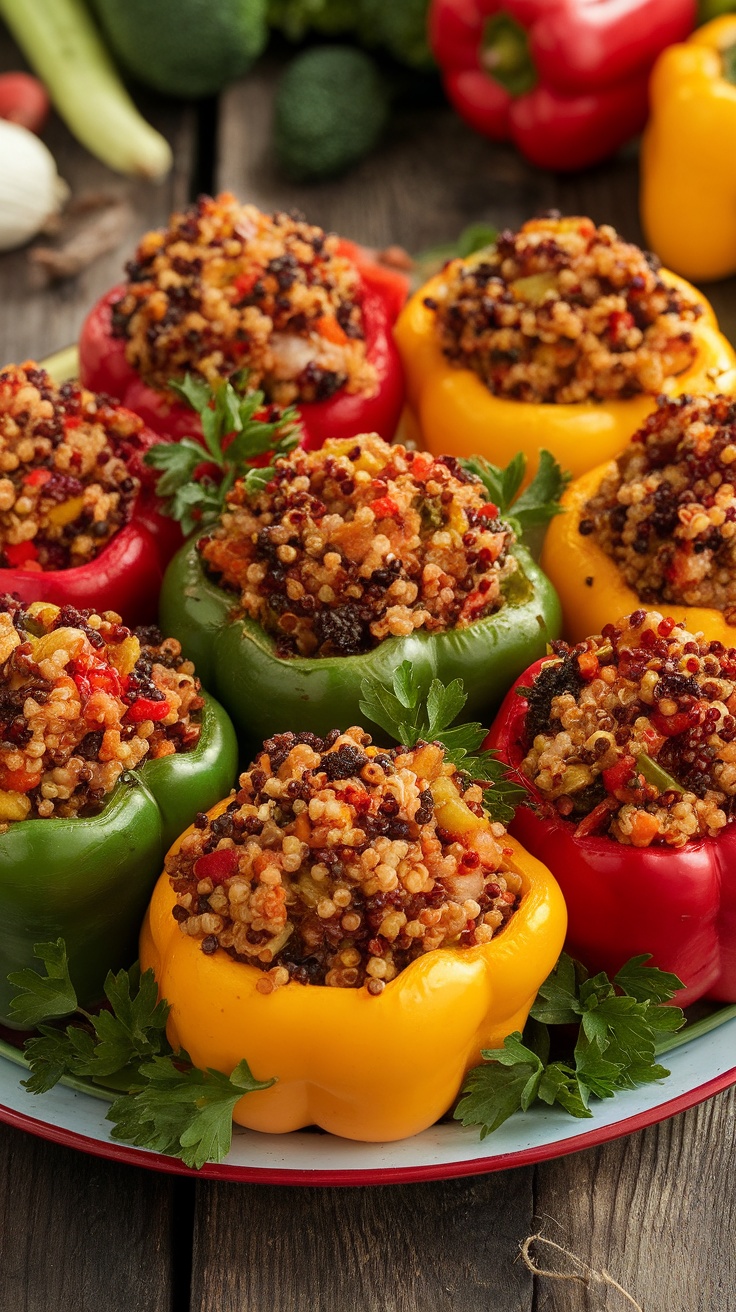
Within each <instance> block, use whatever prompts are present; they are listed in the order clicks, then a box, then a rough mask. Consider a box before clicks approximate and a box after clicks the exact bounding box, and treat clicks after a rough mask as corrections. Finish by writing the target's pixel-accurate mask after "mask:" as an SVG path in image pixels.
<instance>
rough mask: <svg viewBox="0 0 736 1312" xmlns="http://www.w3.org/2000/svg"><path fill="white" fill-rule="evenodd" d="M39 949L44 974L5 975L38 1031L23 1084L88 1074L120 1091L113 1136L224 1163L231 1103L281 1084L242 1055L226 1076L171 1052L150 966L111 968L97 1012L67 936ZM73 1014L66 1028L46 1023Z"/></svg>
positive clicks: (40, 1087) (28, 1045) (32, 1087)
mask: <svg viewBox="0 0 736 1312" xmlns="http://www.w3.org/2000/svg"><path fill="white" fill-rule="evenodd" d="M34 953H35V955H36V956H37V957H38V958H39V959H40V960H41V961H43V962H44V964H45V966H46V970H47V974H46V976H42V975H39V974H37V973H36V972H35V971H34V970H22V971H18V972H17V973H16V974H15V975H10V976H9V977H8V978H9V980H10V982H11V983H13V984H15V985H16V986H17V987H18V988H19V989H20V990H21V992H20V994H19V995H18V997H17V998H15V999H14V1000H13V1003H12V1004H11V1012H12V1014H13V1016H14V1018H15V1019H17V1020H18V1021H19V1023H20V1024H22V1025H23V1026H24V1027H29V1028H30V1027H31V1026H36V1027H37V1029H38V1032H37V1033H36V1034H35V1035H34V1036H33V1037H32V1038H30V1039H27V1040H26V1042H25V1044H24V1047H23V1053H24V1056H25V1058H26V1061H27V1062H28V1066H29V1068H30V1072H31V1073H30V1075H29V1077H28V1079H26V1080H23V1081H22V1083H23V1085H24V1087H25V1088H26V1089H28V1091H29V1093H47V1092H48V1091H49V1089H53V1087H54V1085H55V1084H57V1083H58V1082H59V1080H60V1079H62V1078H63V1077H64V1076H69V1075H75V1076H87V1077H88V1078H91V1079H93V1080H94V1081H95V1083H96V1084H98V1085H100V1087H101V1088H105V1089H110V1090H112V1091H113V1092H115V1093H120V1094H121V1095H122V1096H120V1097H118V1098H116V1099H115V1101H114V1102H113V1104H112V1106H111V1108H110V1111H109V1112H108V1120H111V1121H112V1122H113V1124H114V1127H115V1128H114V1129H113V1130H112V1131H111V1135H112V1137H113V1138H114V1139H123V1140H126V1141H127V1142H129V1143H134V1144H136V1145H138V1146H140V1147H145V1148H152V1149H154V1150H155V1151H157V1152H162V1153H169V1154H170V1155H171V1156H174V1157H180V1158H181V1159H182V1161H184V1162H186V1164H187V1166H193V1167H196V1168H199V1167H201V1166H203V1165H204V1163H205V1162H207V1161H213V1162H219V1161H222V1158H223V1157H224V1156H225V1154H226V1153H227V1151H228V1148H229V1147H230V1142H231V1138H232V1110H233V1107H234V1106H235V1103H236V1102H237V1101H238V1100H239V1099H240V1098H242V1097H243V1095H244V1094H246V1093H250V1092H252V1091H254V1090H257V1089H268V1088H270V1087H271V1085H272V1084H274V1083H275V1080H272V1079H271V1080H256V1079H255V1078H254V1077H253V1075H252V1074H251V1071H250V1069H249V1067H248V1063H247V1062H246V1061H241V1062H239V1064H238V1065H237V1066H236V1067H235V1070H234V1071H233V1072H232V1075H231V1076H230V1077H228V1076H227V1075H223V1074H222V1073H221V1072H219V1071H215V1070H208V1071H200V1070H197V1069H196V1068H195V1067H193V1066H192V1063H191V1062H190V1060H189V1058H188V1056H187V1054H186V1053H184V1052H179V1053H173V1052H172V1050H171V1047H170V1045H169V1043H168V1040H167V1038H166V1021H167V1018H168V1014H169V1004H168V1002H166V1000H165V999H163V998H162V999H159V996H158V987H157V985H156V980H155V978H154V974H153V971H152V970H147V971H146V972H145V974H143V975H141V972H140V970H139V968H138V967H137V966H134V967H133V968H132V969H131V970H129V971H126V970H121V971H119V972H118V974H113V972H112V971H110V972H109V973H108V976H107V979H106V980H105V985H104V988H105V996H106V998H107V1002H108V1004H109V1009H104V1010H101V1011H99V1012H98V1013H97V1014H96V1015H91V1014H90V1013H89V1012H87V1011H84V1010H83V1009H82V1008H81V1007H79V1006H78V1004H77V997H76V993H75V991H74V988H73V986H72V983H71V980H70V978H69V967H68V959H67V952H66V946H65V944H64V940H63V939H58V940H57V941H56V942H55V943H38V944H36V946H35V948H34ZM74 1012H76V1017H75V1019H74V1020H73V1021H72V1022H71V1023H70V1024H68V1025H67V1026H66V1027H65V1028H62V1027H61V1026H54V1025H46V1024H42V1023H41V1022H43V1021H46V1020H51V1019H53V1018H55V1017H59V1016H68V1015H69V1014H70V1013H74Z"/></svg>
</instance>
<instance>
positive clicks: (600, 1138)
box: [0, 1066, 736, 1186]
mask: <svg viewBox="0 0 736 1312" xmlns="http://www.w3.org/2000/svg"><path fill="white" fill-rule="evenodd" d="M733 1084H736V1066H734V1067H732V1068H731V1070H730V1071H724V1072H723V1074H722V1075H718V1076H716V1077H715V1078H714V1079H712V1080H708V1081H706V1083H705V1084H700V1085H698V1086H697V1087H696V1088H694V1089H688V1090H687V1091H686V1092H685V1093H681V1094H679V1095H678V1096H677V1097H676V1098H671V1099H670V1100H669V1101H668V1102H662V1103H659V1104H658V1105H657V1106H656V1107H650V1108H648V1109H647V1110H646V1111H644V1112H638V1113H637V1114H636V1115H635V1116H627V1117H626V1118H625V1119H624V1120H621V1121H615V1122H613V1123H612V1124H611V1125H603V1126H599V1127H598V1128H597V1129H595V1130H587V1131H585V1132H584V1133H583V1134H578V1135H576V1136H575V1137H574V1138H571V1139H563V1140H557V1141H555V1142H554V1143H545V1144H540V1145H538V1146H537V1147H534V1148H520V1149H519V1150H518V1151H517V1152H510V1153H499V1154H498V1155H497V1156H495V1157H475V1158H472V1159H471V1160H469V1161H463V1162H439V1163H437V1164H435V1165H431V1166H397V1167H383V1168H375V1169H366V1170H351V1169H343V1170H331V1171H319V1170H317V1171H309V1170H293V1169H287V1168H285V1169H279V1168H275V1167H273V1168H272V1167H261V1166H227V1165H226V1164H225V1163H220V1164H216V1163H207V1164H206V1165H205V1166H203V1167H202V1169H201V1170H200V1171H194V1170H192V1169H191V1168H190V1167H188V1166H185V1165H184V1163H183V1162H179V1161H177V1160H176V1158H174V1157H164V1156H163V1155H162V1154H161V1153H150V1152H144V1151H143V1150H142V1149H140V1148H133V1147H130V1146H128V1145H127V1144H119V1143H113V1142H111V1141H109V1140H105V1139H94V1138H91V1137H90V1136H89V1135H85V1134H78V1133H77V1131H76V1130H67V1129H64V1128H63V1127H60V1126H57V1125H54V1124H52V1123H51V1122H50V1121H42V1120H38V1119H37V1118H36V1117H34V1116H26V1115H25V1114H24V1113H23V1112H17V1111H15V1110H14V1109H13V1108H10V1107H4V1106H3V1105H2V1104H0V1122H4V1123H5V1124H6V1125H11V1126H13V1127H14V1128H15V1129H17V1130H26V1131H27V1132H28V1133H29V1134H35V1135H36V1136H37V1137H38V1138H40V1139H47V1140H48V1141H49V1142H50V1143H58V1144H61V1145H62V1146H63V1147H65V1148H76V1149H77V1150H78V1151H79V1152H83V1153H89V1154H90V1155H91V1156H93V1157H104V1158H107V1159H109V1160H110V1161H114V1162H123V1163H124V1164H126V1165H128V1166H143V1167H145V1168H147V1169H148V1170H150V1171H165V1172H168V1173H169V1174H171V1175H187V1176H190V1177H194V1178H195V1179H200V1180H201V1179H206V1180H227V1181H231V1182H232V1181H241V1182H242V1183H244V1184H283V1185H325V1186H327V1185H332V1186H335V1185H344V1186H348V1185H377V1184H417V1183H420V1182H421V1181H427V1180H454V1179H459V1178H460V1177H461V1176H465V1175H488V1174H490V1173H491V1172H492V1171H507V1170H511V1169H512V1168H516V1167H519V1166H531V1165H533V1164H534V1163H535V1162H546V1161H549V1160H550V1159H551V1158H555V1157H567V1156H568V1155H569V1154H571V1153H577V1152H582V1151H583V1149H585V1148H596V1147H598V1146H599V1145H600V1144H604V1143H610V1141H611V1140H613V1139H620V1138H623V1137H624V1136H625V1135H627V1134H633V1133H634V1132H635V1131H636V1130H644V1129H646V1128H647V1126H650V1125H656V1124H657V1123H658V1122H659V1121H665V1120H667V1119H668V1118H669V1117H670V1116H676V1115H677V1114H678V1112H685V1111H688V1110H689V1108H691V1107H696V1106H697V1105H698V1103H701V1102H705V1101H706V1099H708V1098H712V1097H714V1096H715V1094H717V1093H722V1092H723V1091H724V1090H725V1089H729V1088H730V1087H731V1085H733Z"/></svg>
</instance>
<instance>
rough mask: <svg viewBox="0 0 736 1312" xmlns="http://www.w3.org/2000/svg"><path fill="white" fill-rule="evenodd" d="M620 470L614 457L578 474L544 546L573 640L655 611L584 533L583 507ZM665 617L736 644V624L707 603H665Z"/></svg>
mask: <svg viewBox="0 0 736 1312" xmlns="http://www.w3.org/2000/svg"><path fill="white" fill-rule="evenodd" d="M615 469H616V464H615V461H613V460H610V461H608V462H607V463H606V464H605V465H599V466H598V468H597V469H591V470H589V471H588V473H587V474H583V475H581V477H580V478H576V479H575V481H574V482H573V483H571V484H570V485H569V487H568V488H567V489H566V491H565V493H564V495H563V497H562V504H563V506H564V508H565V510H564V513H563V514H561V515H556V516H555V518H554V519H553V520H552V522H551V524H550V526H549V529H548V530H547V536H546V538H545V541H544V546H543V548H542V556H541V565H542V569H543V570H544V571H545V573H546V574H547V575H548V577H549V578H550V579H551V580H552V582H553V583H554V585H555V588H556V589H557V593H558V595H559V598H560V602H561V604H562V624H563V633H564V635H565V637H566V638H567V639H568V641H569V642H582V641H583V639H584V638H587V637H589V636H590V635H591V634H593V633H600V632H601V630H602V629H603V626H604V624H610V623H611V622H612V621H614V620H618V619H620V618H621V616H622V615H630V614H631V612H632V611H635V610H639V609H640V607H642V606H643V607H644V608H645V609H646V610H651V609H652V603H651V602H644V601H642V599H641V598H640V597H639V596H637V594H636V592H634V589H633V588H631V587H629V585H628V583H626V582H625V580H624V578H623V575H622V574H621V571H620V570H619V568H618V565H617V564H616V562H615V560H613V559H612V558H611V556H609V555H608V554H607V553H606V552H605V551H603V549H602V548H601V547H599V545H598V543H597V542H596V540H595V538H594V537H593V536H592V535H587V536H586V535H584V534H582V533H581V532H580V521H581V520H582V519H585V507H586V505H587V503H588V501H589V500H590V498H591V497H593V496H595V494H596V492H597V491H598V488H599V487H600V485H601V483H602V482H603V480H604V478H607V477H608V476H609V475H610V474H612V473H613V472H614V471H615ZM656 609H657V610H661V611H663V613H664V614H665V615H672V616H673V618H674V619H676V620H678V621H679V622H680V623H682V624H684V626H685V628H686V629H688V630H689V632H690V633H698V632H702V633H704V634H705V636H706V638H710V639H717V640H718V641H719V642H722V643H723V644H724V645H725V646H726V647H734V646H736V627H734V626H733V625H731V624H727V623H726V621H725V619H724V617H723V612H722V611H720V610H714V609H712V608H711V607H706V606H681V605H676V604H675V603H674V602H669V601H666V602H665V601H663V602H662V603H661V605H659V604H658V605H657V606H656Z"/></svg>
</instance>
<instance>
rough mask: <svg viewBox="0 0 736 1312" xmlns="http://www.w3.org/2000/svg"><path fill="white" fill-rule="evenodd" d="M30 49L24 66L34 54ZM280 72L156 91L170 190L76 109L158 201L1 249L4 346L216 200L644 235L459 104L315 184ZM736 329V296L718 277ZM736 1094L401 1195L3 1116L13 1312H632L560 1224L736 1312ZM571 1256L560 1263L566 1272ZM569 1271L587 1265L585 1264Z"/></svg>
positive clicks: (717, 1309)
mask: <svg viewBox="0 0 736 1312" xmlns="http://www.w3.org/2000/svg"><path fill="white" fill-rule="evenodd" d="M19 63H20V61H19V59H18V57H17V54H16V53H15V52H14V51H13V50H12V49H11V47H10V44H9V42H7V41H6V42H5V44H4V45H0V66H4V67H14V66H15V67H17V66H19ZM272 84H273V69H272V68H271V67H269V66H266V67H264V69H263V70H262V71H258V72H256V73H255V74H254V75H253V76H252V77H251V78H250V79H249V80H248V81H246V82H244V83H243V84H241V85H238V86H235V87H233V88H232V89H231V90H230V91H228V92H227V93H226V94H225V95H224V96H223V97H222V98H221V100H220V102H219V104H217V105H215V104H214V103H207V104H204V105H202V106H200V107H199V108H198V109H196V108H192V107H189V106H186V105H178V106H177V105H172V104H164V103H163V102H160V101H153V100H151V101H149V100H147V99H146V98H145V97H143V96H141V97H140V103H141V105H142V106H143V108H144V110H145V111H146V113H147V114H148V115H149V117H150V118H151V119H152V120H153V121H155V122H156V123H157V125H158V126H159V127H160V128H161V129H162V130H163V131H164V132H165V133H166V134H167V135H168V137H169V138H170V140H171V141H172V143H173V145H174V149H175V155H176V168H175V172H174V174H173V176H172V177H171V178H170V179H169V180H168V181H167V182H166V183H165V184H164V185H163V186H161V187H159V188H156V187H153V186H149V185H144V184H131V183H128V182H126V181H125V180H121V179H120V178H118V177H116V176H114V175H112V174H111V173H109V172H108V171H107V170H106V169H105V168H103V167H102V166H101V165H99V164H97V163H96V161H94V160H92V159H91V158H90V157H89V156H88V155H87V154H86V153H85V152H84V151H82V149H81V148H80V147H78V146H77V145H76V143H75V142H74V141H73V140H72V139H71V138H70V136H69V134H68V133H67V132H66V130H65V129H64V127H63V126H62V125H61V124H60V123H59V122H58V121H54V122H53V123H52V124H51V126H50V128H49V130H48V132H47V135H46V139H47V141H48V143H49V145H50V147H51V149H52V150H53V151H54V153H55V155H56V158H57V161H58V164H59V168H60V171H61V173H62V174H63V176H64V177H65V178H66V179H67V180H68V182H69V183H70V185H71V186H72V188H73V191H74V192H75V193H79V192H80V191H86V190H89V189H97V188H104V189H106V190H113V191H115V192H116V193H119V194H120V195H122V196H125V197H127V198H128V199H129V200H130V202H131V204H132V206H133V208H134V212H135V218H134V221H133V222H132V224H131V227H130V231H129V233H128V235H127V238H126V240H125V241H124V243H123V244H122V245H121V247H120V248H119V249H118V250H115V251H114V252H112V253H111V254H109V255H108V256H105V257H104V258H101V259H100V260H99V261H98V262H97V263H96V264H94V265H93V266H92V267H91V268H90V269H88V270H87V271H86V272H85V273H84V274H83V275H82V276H80V277H79V278H78V279H76V280H74V281H71V282H68V283H64V284H61V285H59V286H58V287H56V288H53V289H52V290H48V291H44V292H38V291H35V292H34V291H32V290H29V284H28V272H27V265H26V260H25V255H24V254H23V253H16V254H10V255H6V256H4V257H1V258H0V306H1V307H2V310H1V312H0V357H1V358H2V360H23V359H24V358H26V357H29V356H33V357H36V358H40V357H43V356H44V355H46V354H48V353H49V352H52V351H54V350H57V349H59V348H60V347H62V346H65V345H67V344H68V343H70V342H72V341H74V340H75V338H76V336H77V333H78V330H79V327H80V324H81V322H82V318H83V315H84V313H85V310H86V309H87V307H88V306H89V305H90V304H91V303H92V301H93V300H94V299H95V298H96V297H97V296H98V295H99V294H100V293H101V292H102V291H103V290H104V289H106V288H107V287H108V286H110V285H111V284H112V283H113V282H115V281H117V279H118V277H119V274H120V270H121V266H122V263H123V260H124V259H125V258H127V254H128V252H129V251H130V249H131V248H132V244H133V241H134V240H135V239H136V238H137V237H138V235H139V234H140V233H141V232H143V231H144V230H145V229H146V228H148V227H150V226H154V225H157V224H160V223H161V222H162V221H163V220H164V219H165V218H166V216H167V214H168V212H169V211H170V210H171V209H172V208H173V207H174V206H179V205H182V204H185V203H186V202H187V200H188V199H190V198H191V197H193V196H195V195H196V194H197V193H198V192H200V191H205V190H207V191H211V190H213V189H220V188H230V189H232V190H233V191H234V192H236V193H237V194H238V195H239V196H240V197H242V198H243V199H247V200H251V201H254V202H255V203H257V204H259V205H261V206H263V207H264V208H267V209H271V208H274V207H276V206H279V207H282V208H290V207H292V206H297V207H298V208H300V209H302V210H303V211H304V212H305V213H306V214H307V215H308V217H309V218H311V219H313V220H315V221H316V222H318V223H321V224H324V225H325V226H327V227H329V228H333V229H335V230H337V231H339V232H341V233H344V234H346V235H349V236H351V237H355V238H357V239H358V240H360V241H363V242H366V243H370V244H374V245H378V246H384V245H387V244H389V243H394V242H399V243H402V244H403V245H405V246H406V247H408V248H409V249H412V250H418V249H421V248H423V247H427V246H431V245H433V244H436V243H439V242H443V241H446V240H451V239H452V238H453V237H454V236H455V235H456V234H457V233H458V232H459V231H460V229H461V228H462V227H463V226H464V225H465V224H466V223H468V222H470V221H476V220H485V221H490V222H493V223H495V224H498V225H504V224H510V225H514V224H517V223H518V222H520V221H522V220H523V219H524V218H526V217H529V216H530V215H532V214H533V213H535V212H538V211H539V210H542V209H547V208H549V207H557V208H559V209H561V210H562V211H567V212H569V213H576V212H577V213H587V214H590V215H591V216H592V217H593V218H594V219H595V220H597V221H599V222H600V221H608V222H612V223H614V224H615V225H616V226H617V227H618V228H619V229H620V231H621V232H622V233H623V234H624V235H625V236H627V237H631V238H634V239H639V238H640V233H639V227H638V220H637V214H636V161H635V159H634V158H633V156H630V157H629V158H628V159H623V160H621V161H618V162H616V163H614V164H610V165H608V166H607V167H605V168H600V169H596V170H592V171H590V172H588V173H586V174H585V175H582V176H579V177H573V178H566V179H563V178H558V177H552V176H551V175H547V174H543V173H538V172H535V171H533V170H531V169H528V168H526V167H525V166H524V165H523V164H522V163H521V161H520V160H519V159H518V158H517V157H516V156H515V155H514V154H513V152H511V151H510V150H505V149H493V148H491V147H490V146H489V145H488V144H487V143H485V142H483V141H482V140H480V139H479V138H476V137H475V136H474V135H473V134H472V133H471V132H470V131H467V130H466V129H465V128H464V127H463V126H462V125H461V124H460V123H459V121H458V120H456V119H455V118H454V116H453V115H452V114H451V113H450V112H449V110H447V109H445V108H443V107H440V106H439V105H438V106H436V107H429V108H423V109H417V110H414V111H411V112H409V111H405V112H403V113H402V114H401V116H400V117H399V119H398V121H397V122H396V123H395V126H394V129H393V133H392V135H391V137H390V138H389V139H388V140H387V141H386V142H385V143H384V145H383V147H382V148H381V150H380V151H379V152H377V153H376V154H375V156H374V157H373V158H372V159H370V160H368V161H366V162H365V163H364V164H363V165H362V166H361V167H360V168H358V169H357V170H356V171H355V172H354V173H352V174H351V175H350V177H349V178H348V179H347V180H346V181H342V182H335V183H332V184H329V185H322V186H317V187H311V188H306V187H294V186H288V185H286V184H285V183H284V182H283V181H282V180H280V179H279V178H278V177H277V176H276V174H275V172H274V170H273V167H272V165H271V162H270V155H269V150H268V129H269V116H270V99H271V88H272ZM712 292H713V299H714V301H715V303H716V307H717V309H718V311H719V313H720V315H721V319H722V322H723V324H724V327H725V329H726V331H727V332H728V331H729V330H730V332H731V335H732V336H734V334H736V292H735V291H734V287H733V286H732V285H728V284H724V285H722V286H719V287H717V288H714V289H712ZM735 1111H736V1091H734V1090H731V1091H730V1092H726V1093H723V1094H721V1095H720V1096H718V1097H717V1098H715V1099H713V1100H712V1101H711V1102H708V1103H705V1104H704V1105H702V1106H700V1107H698V1108H695V1109H694V1110H692V1111H690V1112H687V1113H685V1114H684V1115H680V1116H678V1117H676V1118H674V1119H673V1120H671V1121H668V1122H666V1123H664V1124H662V1125H659V1126H655V1127H654V1128H652V1129H649V1130H646V1131H643V1132H640V1133H638V1134H635V1135H633V1136H631V1137H630V1138H627V1139H624V1140H621V1141H619V1142H616V1143H613V1144H610V1145H609V1146H607V1147H603V1148H599V1149H592V1150H588V1151H585V1152H581V1153H579V1154H577V1155H574V1156H570V1157H567V1158H564V1159H561V1160H558V1161H553V1162H548V1163H546V1164H544V1165H540V1166H536V1167H529V1168H525V1169H522V1170H515V1171H508V1172H505V1173H501V1174H494V1175H487V1176H478V1177H476V1178H472V1179H463V1180H458V1181H449V1182H444V1183H432V1184H414V1185H403V1186H399V1185H391V1186H384V1187H382V1188H364V1189H361V1188H347V1189H318V1188H312V1189H310V1188H285V1187H283V1188H279V1187H270V1186H263V1185H246V1184H220V1183H212V1182H208V1181H198V1180H196V1179H194V1178H192V1179H188V1178H182V1177H171V1176H165V1175H156V1174H154V1173H151V1172H148V1171H146V1170H142V1169H138V1168H136V1167H131V1166H123V1165H118V1164H113V1163H109V1162H104V1161H99V1160H97V1159H95V1158H92V1157H87V1156H84V1155H82V1154H79V1153H76V1152H74V1151H73V1150H71V1149H67V1148H62V1147H58V1146H53V1145H51V1144H48V1143H45V1142H42V1141H41V1140H39V1139H36V1138H33V1137H31V1136H30V1135H26V1134H23V1133H21V1132H19V1131H17V1130H12V1129H9V1128H7V1127H5V1126H2V1125H0V1209H1V1210H2V1218H3V1225H2V1235H1V1237H0V1312H93V1310H94V1312H97V1309H101V1308H104V1309H105V1310H106V1312H186V1310H188V1309H192V1312H307V1310H309V1312H349V1310H350V1309H354V1308H360V1309H361V1312H459V1310H460V1309H462V1310H463V1312H475V1310H476V1309H477V1312H491V1310H492V1309H498V1310H499V1312H516V1310H517V1309H518V1310H519V1312H532V1309H533V1310H534V1312H605V1310H606V1309H608V1310H609V1312H619V1309H621V1308H625V1307H627V1306H631V1304H630V1303H627V1302H626V1299H625V1298H624V1297H623V1296H622V1295H621V1294H620V1293H617V1292H615V1291H614V1290H612V1289H611V1288H608V1290H606V1288H605V1287H603V1286H601V1285H599V1284H595V1283H593V1284H591V1285H589V1286H588V1287H585V1286H583V1285H581V1284H576V1283H562V1282H558V1281H551V1280H549V1279H548V1278H544V1277H533V1276H532V1275H531V1274H530V1272H529V1271H528V1270H527V1269H526V1268H525V1266H524V1265H523V1263H522V1262H520V1261H519V1260H518V1258H519V1244H520V1242H521V1241H522V1240H523V1239H524V1238H525V1237H526V1236H528V1235H530V1234H532V1233H534V1232H535V1231H536V1230H539V1229H542V1230H543V1231H544V1233H545V1234H547V1235H548V1236H549V1237H550V1238H552V1239H554V1240H556V1241H557V1242H559V1243H560V1244H562V1245H564V1246H565V1247H566V1248H567V1249H569V1250H571V1251H572V1252H573V1253H574V1254H576V1255H577V1257H579V1258H580V1259H582V1260H584V1261H586V1262H588V1263H590V1264H591V1265H592V1266H593V1267H595V1268H599V1269H600V1268H605V1269H606V1270H608V1271H609V1272H610V1273H611V1274H612V1276H614V1277H615V1278H616V1279H617V1280H618V1281H619V1282H620V1283H621V1285H622V1286H624V1287H625V1289H626V1290H628V1291H630V1293H631V1295H632V1296H633V1297H635V1298H636V1300H637V1303H638V1304H641V1307H642V1308H643V1309H645V1310H646V1312H728V1310H729V1309H730V1310H734V1309H736V1249H735V1248H734V1242H733V1235H734V1230H735V1229H736V1201H735V1191H734V1184H733V1181H734V1179H735V1178H736V1148H735V1146H734V1139H735V1135H734V1127H735V1120H734V1114H735ZM548 1257H549V1254H548V1253H546V1252H540V1253H539V1258H540V1260H541V1261H542V1264H543V1265H545V1264H546V1259H547V1258H548ZM567 1269H568V1270H569V1269H570V1267H569V1264H568V1266H567Z"/></svg>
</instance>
